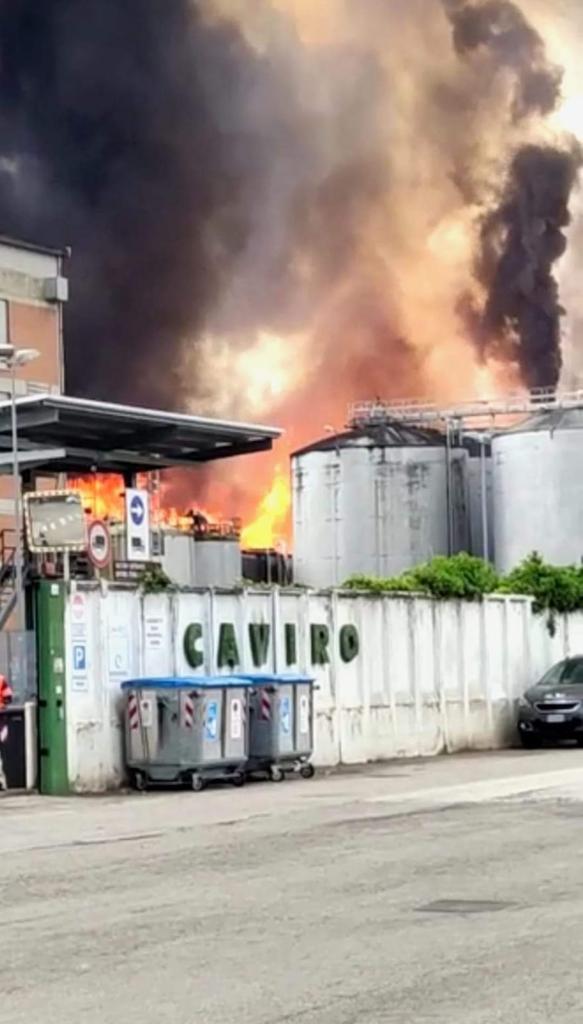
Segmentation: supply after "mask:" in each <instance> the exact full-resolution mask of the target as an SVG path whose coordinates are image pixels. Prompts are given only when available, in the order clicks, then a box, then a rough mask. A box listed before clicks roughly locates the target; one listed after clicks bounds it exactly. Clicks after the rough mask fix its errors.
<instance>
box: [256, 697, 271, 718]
mask: <svg viewBox="0 0 583 1024" xmlns="http://www.w3.org/2000/svg"><path fill="white" fill-rule="evenodd" d="M259 717H260V719H261V721H262V722H269V721H271V696H270V695H269V693H268V692H267V690H262V691H261V696H260V698H259Z"/></svg>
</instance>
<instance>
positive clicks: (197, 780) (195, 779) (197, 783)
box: [190, 772, 204, 793]
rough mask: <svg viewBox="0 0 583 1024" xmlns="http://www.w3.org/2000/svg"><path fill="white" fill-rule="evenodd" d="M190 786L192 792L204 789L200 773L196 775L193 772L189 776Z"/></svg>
mask: <svg viewBox="0 0 583 1024" xmlns="http://www.w3.org/2000/svg"><path fill="white" fill-rule="evenodd" d="M190 788H191V789H192V792H193V793H200V792H201V791H202V790H203V789H204V779H203V777H202V775H198V774H197V773H196V772H193V773H192V775H191V776H190Z"/></svg>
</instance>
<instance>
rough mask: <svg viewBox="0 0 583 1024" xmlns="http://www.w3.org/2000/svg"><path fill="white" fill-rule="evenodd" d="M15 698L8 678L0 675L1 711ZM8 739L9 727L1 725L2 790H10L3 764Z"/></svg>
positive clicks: (0, 785)
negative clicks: (5, 744)
mask: <svg viewBox="0 0 583 1024" xmlns="http://www.w3.org/2000/svg"><path fill="white" fill-rule="evenodd" d="M13 696H14V694H13V692H12V687H11V685H10V683H9V682H8V680H7V678H6V676H3V675H0V711H2V710H3V708H7V707H8V705H9V704H11V703H12V698H13ZM7 739H8V726H7V725H2V724H1V723H0V790H2V789H8V783H7V781H6V772H5V771H4V765H3V763H2V744H3V743H6V740H7Z"/></svg>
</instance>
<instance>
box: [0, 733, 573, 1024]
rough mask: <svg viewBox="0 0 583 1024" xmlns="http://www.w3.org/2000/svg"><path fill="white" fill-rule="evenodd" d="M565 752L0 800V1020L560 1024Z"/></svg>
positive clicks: (564, 968)
mask: <svg viewBox="0 0 583 1024" xmlns="http://www.w3.org/2000/svg"><path fill="white" fill-rule="evenodd" d="M582 800H583V755H582V753H581V752H580V751H577V750H566V751H563V752H557V753H554V752H551V753H536V754H533V755H530V754H527V755H522V754H519V753H506V754H499V755H488V756H472V757H461V758H449V759H445V758H444V759H440V760H437V761H432V762H417V763H403V764H395V765H391V766H386V767H383V768H374V769H372V768H371V769H370V770H369V771H368V772H366V773H363V772H361V773H355V774H342V775H337V776H333V777H330V778H324V779H317V780H314V782H297V783H295V782H287V783H285V784H283V785H281V786H274V785H270V784H267V785H256V786H252V787H248V788H246V789H245V790H241V791H217V792H212V791H208V792H205V793H203V794H200V795H196V796H195V795H193V794H190V793H184V794H178V793H177V794H173V793H165V794H155V795H146V796H143V797H126V798H121V797H108V798H103V799H86V800H73V799H72V800H54V801H46V800H45V801H43V800H41V799H40V798H36V797H32V798H30V797H29V798H26V797H18V798H14V797H9V798H3V799H1V800H0V954H1V955H0V1022H2V1024H17V1022H18V1024H21V1022H22V1024H24V1022H26V1024H30V1022H35V1024H36V1022H38V1024H70V1022H73V1021H74V1022H76V1024H77V1022H82V1024H120V1022H123V1024H198V1022H205V1024H206V1022H208V1024H251V1022H253V1024H281V1022H298V1024H377V1022H398V1024H411V1022H415V1024H423V1022H429V1021H431V1022H443V1024H446V1022H447V1024H457V1022H462V1021H463V1022H464V1024H478V1022H480V1024H482V1022H483V1024H495V1022H498V1021H503V1022H508V1024H521V1022H525V1024H537V1022H539V1021H540V1022H543V1021H544V1022H545V1024H548V1022H549V1021H553V1022H555V1021H556V1022H561V1024H563V1022H564V1024H570V1022H573V1024H575V1022H577V1024H579V1022H580V1020H581V1015H582V1009H581V1003H582V997H581V991H582V980H581V979H582V971H583V887H582V886H581V881H580V875H581V864H582V863H583V802H582Z"/></svg>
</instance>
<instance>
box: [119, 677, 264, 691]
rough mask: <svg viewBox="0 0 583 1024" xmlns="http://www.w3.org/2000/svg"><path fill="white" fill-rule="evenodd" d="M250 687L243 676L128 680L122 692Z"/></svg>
mask: <svg viewBox="0 0 583 1024" xmlns="http://www.w3.org/2000/svg"><path fill="white" fill-rule="evenodd" d="M246 685H247V686H250V685H251V681H250V680H248V679H245V678H243V676H189V677H187V678H184V677H182V678H176V677H168V678H152V677H148V678H144V679H127V680H126V682H125V683H122V684H121V688H122V690H216V689H218V688H222V689H229V688H232V687H235V686H237V687H239V688H241V686H246Z"/></svg>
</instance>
